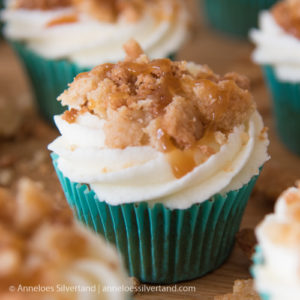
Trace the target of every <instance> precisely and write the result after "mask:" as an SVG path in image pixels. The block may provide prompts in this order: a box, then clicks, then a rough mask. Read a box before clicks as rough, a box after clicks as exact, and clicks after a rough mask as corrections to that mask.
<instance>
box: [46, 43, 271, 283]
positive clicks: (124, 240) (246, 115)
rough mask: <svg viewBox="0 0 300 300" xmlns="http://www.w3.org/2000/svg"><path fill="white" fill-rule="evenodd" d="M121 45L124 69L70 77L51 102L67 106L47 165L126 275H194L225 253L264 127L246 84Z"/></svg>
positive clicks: (262, 145)
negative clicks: (116, 255) (120, 262)
mask: <svg viewBox="0 0 300 300" xmlns="http://www.w3.org/2000/svg"><path fill="white" fill-rule="evenodd" d="M124 48H125V51H126V53H127V57H126V59H125V61H121V62H118V63H116V64H103V65H99V66H97V67H96V68H94V69H93V70H91V71H90V72H87V73H84V74H80V75H78V76H77V77H76V79H75V80H74V81H73V83H71V84H70V86H69V89H68V90H66V91H65V92H64V93H63V94H62V95H61V96H60V97H59V98H58V99H59V100H60V101H61V102H62V104H63V105H68V107H69V109H68V110H67V111H65V113H64V114H63V115H60V116H56V117H55V122H56V125H57V127H58V129H59V130H60V133H61V136H60V137H58V138H57V139H56V140H55V141H54V142H52V143H51V144H50V145H49V149H50V150H51V151H53V154H52V158H53V161H54V166H55V169H56V171H57V174H58V177H59V179H60V181H61V184H62V187H63V189H64V191H65V195H66V198H67V200H68V202H69V204H70V206H71V208H72V209H73V211H74V213H75V215H76V216H77V217H78V218H79V219H80V220H81V221H82V222H84V223H86V224H88V225H89V226H91V227H92V228H94V230H95V231H97V232H98V233H99V234H102V235H104V236H105V238H106V239H107V240H109V241H111V242H113V243H115V244H116V246H117V248H118V250H119V251H120V252H121V253H122V254H123V257H124V259H125V261H126V265H127V268H128V270H129V272H130V274H131V275H132V276H134V277H137V278H138V279H139V280H141V281H142V282H149V283H174V282H179V281H184V280H189V279H193V278H197V277H199V276H201V275H204V274H206V273H207V272H210V271H212V270H213V269H215V268H217V267H219V266H220V265H221V264H222V263H223V262H224V261H225V259H226V258H227V257H228V255H229V253H230V251H231V248H232V246H233V243H234V236H235V233H236V231H237V230H238V228H239V225H240V221H241V218H242V215H243V211H244V208H245V206H246V203H247V200H248V198H249V195H250V193H251V190H252V188H253V185H254V183H255V180H256V178H257V176H258V174H259V171H260V168H261V167H262V165H263V164H264V162H265V161H266V160H267V159H268V154H267V145H268V138H267V134H266V130H265V128H264V127H263V122H262V119H261V117H260V115H259V114H258V112H257V111H256V106H255V103H254V101H253V98H252V96H251V93H250V92H249V89H248V88H249V82H248V80H247V78H245V77H243V76H241V75H238V74H235V73H228V74H226V75H225V76H219V75H216V74H214V73H213V71H212V70H210V69H209V68H208V67H207V66H201V65H196V64H193V63H187V62H185V61H181V62H172V61H171V60H169V59H156V60H150V59H149V58H148V57H147V56H146V55H145V54H144V53H143V51H142V49H141V48H140V46H139V45H138V44H137V43H136V42H135V41H130V42H129V43H127V44H126V45H125V46H124Z"/></svg>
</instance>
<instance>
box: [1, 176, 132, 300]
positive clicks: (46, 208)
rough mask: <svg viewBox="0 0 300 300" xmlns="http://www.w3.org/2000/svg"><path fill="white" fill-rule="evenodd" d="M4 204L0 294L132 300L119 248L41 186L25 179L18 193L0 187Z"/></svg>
mask: <svg viewBox="0 0 300 300" xmlns="http://www.w3.org/2000/svg"><path fill="white" fill-rule="evenodd" d="M0 203H1V211H0V298H1V299H7V300H9V299H11V300H13V299H14V300H25V299H32V300H42V299H45V300H46V299H52V300H76V299H86V300H89V299H91V300H94V299H118V300H126V299H129V295H128V292H125V290H126V288H125V287H127V288H130V286H129V284H128V279H127V276H126V273H125V271H124V268H123V265H122V264H121V262H120V259H119V256H118V254H117V252H116V250H115V249H114V248H112V246H109V245H108V244H106V242H105V241H104V240H103V239H101V238H100V237H98V236H96V235H95V234H94V233H92V232H91V231H89V230H88V229H86V228H85V227H83V226H82V225H79V224H77V223H76V222H74V220H73V218H72V214H68V213H66V212H62V211H61V210H59V209H57V208H56V207H55V204H54V202H53V198H52V197H50V196H49V195H47V194H45V192H44V191H43V189H42V188H41V186H39V185H38V184H36V183H33V182H31V181H30V180H28V179H22V180H21V181H20V182H19V186H18V193H17V196H16V197H13V195H12V194H11V193H10V192H9V191H7V190H5V189H3V188H0ZM120 287H121V288H122V287H124V291H121V289H120Z"/></svg>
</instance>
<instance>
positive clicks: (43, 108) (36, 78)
mask: <svg viewBox="0 0 300 300" xmlns="http://www.w3.org/2000/svg"><path fill="white" fill-rule="evenodd" d="M11 45H12V47H13V49H14V51H15V52H16V53H17V54H18V56H19V57H20V59H21V61H22V62H23V65H24V68H25V70H26V72H27V74H28V77H29V79H30V83H31V86H32V89H33V92H34V96H35V100H36V104H37V108H38V110H39V112H40V113H41V115H42V116H43V117H44V118H45V119H46V120H48V121H50V122H53V116H54V115H58V114H61V113H62V112H64V110H65V109H66V107H63V106H62V105H61V103H60V102H58V101H57V97H58V96H59V95H60V94H61V93H62V92H63V91H64V90H65V89H66V88H67V87H68V84H69V83H71V82H72V81H73V79H74V77H75V76H76V75H78V74H79V73H82V72H86V71H89V70H90V69H89V68H82V67H79V66H78V65H76V64H75V63H72V62H70V61H68V60H50V59H46V58H43V57H41V56H40V55H38V54H36V53H34V52H33V51H32V50H30V49H29V48H28V47H26V45H24V44H23V43H20V42H12V41H11ZM175 56H176V55H175V54H170V55H169V58H170V59H172V60H174V59H175Z"/></svg>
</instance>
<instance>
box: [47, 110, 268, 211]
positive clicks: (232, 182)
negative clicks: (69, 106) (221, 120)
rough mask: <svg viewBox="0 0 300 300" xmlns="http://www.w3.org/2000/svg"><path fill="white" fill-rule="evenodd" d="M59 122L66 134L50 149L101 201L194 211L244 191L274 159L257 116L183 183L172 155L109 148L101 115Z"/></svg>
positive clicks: (66, 173)
mask: <svg viewBox="0 0 300 300" xmlns="http://www.w3.org/2000/svg"><path fill="white" fill-rule="evenodd" d="M55 122H56V125H57V127H58V128H59V130H60V132H61V136H60V137H58V138H57V139H56V140H55V141H54V142H53V143H51V144H50V145H49V149H50V150H52V151H53V152H55V153H57V154H58V155H59V159H58V167H59V169H60V170H61V171H62V173H63V174H64V176H66V177H68V178H70V179H71V180H72V181H74V182H79V183H87V184H89V185H90V186H91V188H92V189H93V190H94V191H95V193H96V194H97V196H98V197H99V199H101V200H104V201H106V202H108V203H109V204H112V205H118V204H122V203H132V202H140V201H150V202H151V203H155V202H160V203H164V205H166V206H167V207H169V208H174V209H175V208H178V209H184V208H188V207H190V206H191V205H193V204H194V203H200V202H203V201H205V200H207V199H208V198H210V197H211V196H213V195H215V194H217V193H226V192H228V191H231V190H236V189H239V188H240V187H242V186H243V185H244V184H246V183H247V182H248V181H249V180H250V179H251V177H253V176H254V175H257V174H258V173H259V168H260V167H261V166H262V165H263V163H264V162H265V161H266V160H267V159H268V154H267V146H268V143H269V142H268V139H267V136H266V134H262V133H261V132H262V129H263V122H262V119H261V117H260V115H259V114H258V113H257V112H255V113H254V114H253V115H252V117H251V119H250V121H249V124H245V125H242V126H240V127H237V128H235V129H234V131H233V132H232V133H231V134H230V135H229V138H228V141H227V143H226V144H224V145H223V146H222V147H221V149H220V151H219V152H218V153H216V154H214V155H212V156H211V157H210V158H209V159H208V160H207V161H206V162H204V163H202V164H200V165H198V166H196V167H195V168H194V169H193V170H192V171H191V172H189V173H187V174H186V175H185V176H183V177H181V178H179V179H177V178H175V176H174V174H173V172H172V168H171V166H170V164H169V162H168V160H167V155H166V154H164V153H161V152H159V151H157V150H155V149H153V148H151V147H149V146H144V147H127V148H125V149H123V150H121V149H109V148H107V147H106V146H105V143H104V139H105V137H104V133H103V131H102V129H101V128H102V126H103V124H104V122H105V121H103V120H100V119H98V118H97V117H96V116H93V115H91V114H89V113H86V114H84V115H81V116H79V117H78V118H77V121H76V123H72V124H69V123H68V122H66V121H64V120H63V119H62V118H61V117H60V116H56V117H55ZM245 132H247V133H248V136H249V139H248V141H246V142H244V138H243V137H244V135H245Z"/></svg>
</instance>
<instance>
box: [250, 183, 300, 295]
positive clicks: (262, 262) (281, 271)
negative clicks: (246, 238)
mask: <svg viewBox="0 0 300 300" xmlns="http://www.w3.org/2000/svg"><path fill="white" fill-rule="evenodd" d="M256 236H257V239H258V247H257V253H256V255H255V257H254V263H255V264H254V267H253V275H254V278H255V287H256V290H257V291H258V292H259V293H260V295H261V298H262V299H263V300H267V299H268V300H285V299H288V300H298V299H299V295H300V274H299V270H300V185H299V184H298V187H292V188H289V189H288V190H286V191H285V192H284V193H283V194H282V195H281V196H280V198H279V199H278V201H277V203H276V205H275V212H274V213H273V214H270V215H267V216H266V217H265V219H264V220H263V221H262V223H261V224H260V225H259V226H258V227H257V228H256Z"/></svg>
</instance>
